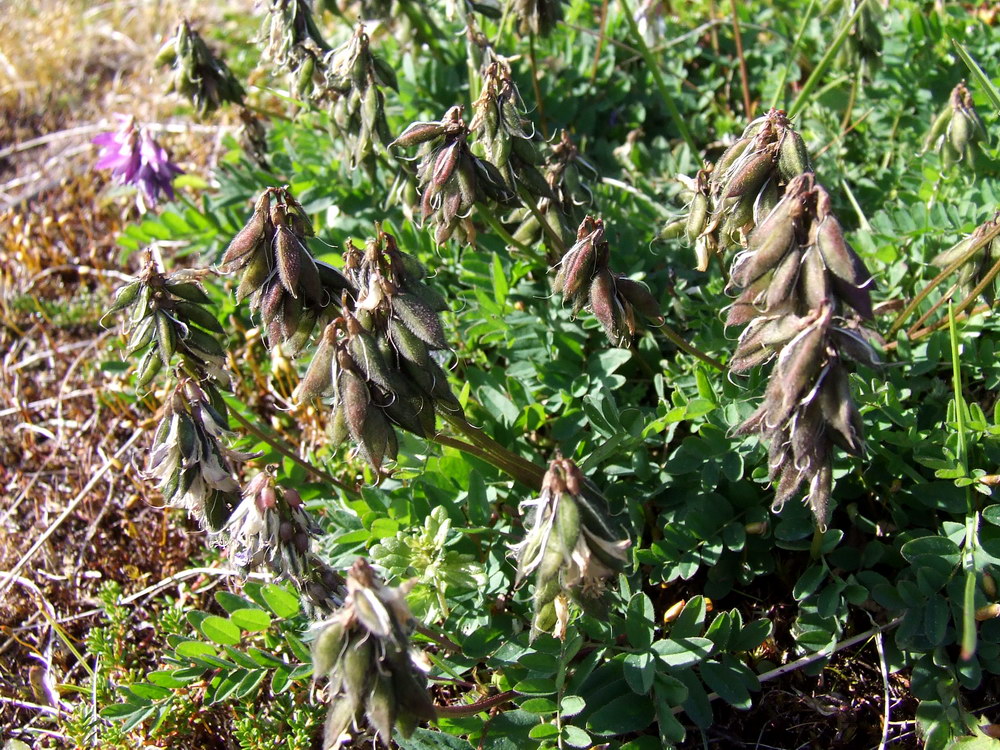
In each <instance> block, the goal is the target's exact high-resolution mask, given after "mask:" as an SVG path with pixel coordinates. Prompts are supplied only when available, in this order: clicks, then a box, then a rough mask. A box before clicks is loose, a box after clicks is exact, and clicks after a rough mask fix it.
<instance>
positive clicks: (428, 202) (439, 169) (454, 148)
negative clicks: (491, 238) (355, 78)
mask: <svg viewBox="0 0 1000 750" xmlns="http://www.w3.org/2000/svg"><path fill="white" fill-rule="evenodd" d="M468 136H469V128H468V127H467V126H466V124H465V121H464V120H463V119H462V107H461V106H455V107H452V108H451V109H449V110H448V111H447V112H446V113H445V115H444V117H443V118H442V119H441V120H436V121H433V122H415V123H412V124H411V125H410V126H409V127H407V128H406V130H404V131H403V132H402V133H401V134H400V136H399V137H398V138H396V140H395V141H393V142H392V143H391V144H390V146H393V147H397V148H412V147H413V146H418V145H419V146H421V150H420V154H419V156H418V158H419V162H418V165H417V183H418V187H419V189H420V215H421V219H422V221H424V222H426V221H428V220H431V221H432V222H433V223H434V225H435V230H434V239H435V241H436V242H437V243H439V244H441V243H444V242H446V241H447V240H448V239H449V238H450V237H451V236H452V235H453V234H456V232H457V237H458V239H459V240H461V241H462V242H464V243H466V244H470V245H471V244H474V243H475V238H476V229H475V226H474V225H473V223H472V219H471V218H470V214H471V213H472V209H473V207H474V206H475V204H476V202H477V201H487V200H493V201H496V202H497V203H500V204H502V205H507V204H510V203H511V202H512V201H513V200H514V193H513V192H512V190H511V189H510V188H509V187H508V186H507V184H506V182H505V181H504V178H503V175H502V174H500V171H499V170H498V169H497V168H496V166H494V165H493V164H491V163H490V162H488V161H486V160H485V159H480V158H479V157H478V156H476V155H475V154H473V153H472V151H471V150H470V148H469V143H468Z"/></svg>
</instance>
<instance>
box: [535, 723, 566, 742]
mask: <svg viewBox="0 0 1000 750" xmlns="http://www.w3.org/2000/svg"><path fill="white" fill-rule="evenodd" d="M557 734H559V727H557V726H556V725H555V724H538V725H537V726H534V727H532V728H531V731H530V732H528V736H529V737H530V738H531V739H533V740H544V739H545V738H546V737H555V736H556V735H557Z"/></svg>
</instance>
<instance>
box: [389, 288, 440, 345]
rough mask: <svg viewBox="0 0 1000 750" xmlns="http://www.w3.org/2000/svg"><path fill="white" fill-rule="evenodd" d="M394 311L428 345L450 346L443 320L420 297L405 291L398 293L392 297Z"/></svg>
mask: <svg viewBox="0 0 1000 750" xmlns="http://www.w3.org/2000/svg"><path fill="white" fill-rule="evenodd" d="M392 312H393V315H395V316H397V317H398V318H399V320H400V321H402V323H403V324H404V325H405V326H406V327H407V328H409V329H410V330H411V331H412V332H413V333H414V334H415V335H416V336H417V337H418V338H420V339H422V340H423V341H424V342H425V343H426V344H427V345H428V346H430V347H432V348H434V349H447V348H448V341H447V339H446V338H445V336H444V329H443V328H442V327H441V320H440V319H439V318H438V316H437V314H436V313H435V312H434V311H433V310H431V308H430V307H428V306H427V305H426V304H425V303H424V302H423V300H421V299H420V298H419V297H416V296H415V295H412V294H408V293H405V292H403V293H400V294H397V295H396V296H395V297H393V299H392Z"/></svg>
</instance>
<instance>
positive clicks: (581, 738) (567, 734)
mask: <svg viewBox="0 0 1000 750" xmlns="http://www.w3.org/2000/svg"><path fill="white" fill-rule="evenodd" d="M562 736H563V741H564V742H565V743H566V744H567V745H569V746H570V747H590V744H591V739H590V735H589V734H587V733H586V732H584V731H583V730H582V729H580V727H575V726H573V725H572V724H567V725H566V726H564V727H563V730H562Z"/></svg>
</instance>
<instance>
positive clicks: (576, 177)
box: [507, 130, 599, 245]
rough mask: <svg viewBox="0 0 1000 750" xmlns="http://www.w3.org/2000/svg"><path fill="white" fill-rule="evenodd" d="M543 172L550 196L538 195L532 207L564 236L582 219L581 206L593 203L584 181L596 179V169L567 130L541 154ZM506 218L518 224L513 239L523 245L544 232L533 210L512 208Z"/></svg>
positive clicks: (536, 239) (531, 243)
mask: <svg viewBox="0 0 1000 750" xmlns="http://www.w3.org/2000/svg"><path fill="white" fill-rule="evenodd" d="M543 175H544V177H545V182H546V183H547V184H548V186H549V193H550V194H551V195H550V196H543V197H541V198H539V199H538V203H537V205H536V208H537V209H538V213H539V214H540V215H541V216H542V217H543V219H544V221H545V223H546V224H548V225H549V229H550V230H551V231H552V232H553V233H554V234H555V235H556V236H557V237H559V238H560V239H565V237H566V235H567V234H569V233H570V232H572V227H573V226H577V225H579V223H580V222H581V221H582V220H583V218H584V210H583V209H584V207H586V206H590V205H591V204H593V202H594V194H593V192H591V190H590V188H589V187H588V186H587V183H588V182H591V181H593V180H596V179H598V177H599V175H598V172H597V169H596V168H595V167H594V165H592V164H591V163H590V162H589V161H587V160H586V159H584V158H583V156H581V155H580V151H579V149H578V148H577V147H576V144H575V143H573V140H572V139H571V138H570V137H569V133H568V132H566V131H565V130H562V131H560V134H559V139H558V140H557V141H556V142H555V143H554V145H553V146H552V148H551V149H550V151H549V153H548V155H546V157H545V167H544V169H543ZM507 221H508V222H514V223H517V224H518V227H517V229H516V230H514V239H515V240H517V241H518V242H521V243H523V244H526V245H534V244H535V243H536V242H537V241H538V240H539V238H540V237H541V236H542V233H543V232H544V231H546V230H545V229H544V227H542V226H541V224H540V222H539V220H538V217H536V216H535V212H533V211H532V210H531V209H529V208H526V207H525V208H516V209H514V210H513V211H512V212H511V213H510V215H509V216H508V217H507Z"/></svg>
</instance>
